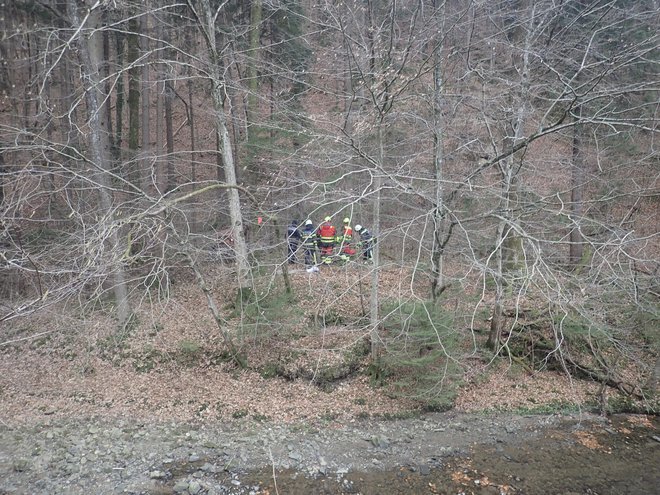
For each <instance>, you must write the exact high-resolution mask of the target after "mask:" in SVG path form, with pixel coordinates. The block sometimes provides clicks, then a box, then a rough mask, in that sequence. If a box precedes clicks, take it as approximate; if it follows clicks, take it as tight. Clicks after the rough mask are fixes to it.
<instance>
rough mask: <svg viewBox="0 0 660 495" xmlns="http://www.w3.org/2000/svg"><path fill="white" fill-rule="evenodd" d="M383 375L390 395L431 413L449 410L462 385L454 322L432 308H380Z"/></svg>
mask: <svg viewBox="0 0 660 495" xmlns="http://www.w3.org/2000/svg"><path fill="white" fill-rule="evenodd" d="M383 309H384V312H383V314H385V315H386V316H385V319H384V332H383V334H384V341H385V353H384V354H383V356H382V358H381V360H380V366H381V367H382V374H383V375H384V376H385V377H388V378H391V380H392V381H391V384H392V385H393V387H394V390H395V394H397V395H399V394H400V395H403V396H407V397H412V398H414V399H416V400H418V401H419V402H420V403H421V404H423V405H424V406H425V407H426V408H427V409H430V410H445V409H449V408H451V407H452V405H453V402H454V399H455V397H456V394H457V388H458V386H459V385H460V383H461V379H462V370H461V367H460V365H459V363H458V360H457V355H458V352H459V346H460V338H459V335H458V333H457V332H456V330H455V329H454V325H453V317H452V315H451V314H449V313H448V312H446V311H445V310H444V309H443V308H441V307H439V306H437V305H434V304H433V303H432V302H421V301H420V302H410V303H389V304H387V305H385V307H384V308H383Z"/></svg>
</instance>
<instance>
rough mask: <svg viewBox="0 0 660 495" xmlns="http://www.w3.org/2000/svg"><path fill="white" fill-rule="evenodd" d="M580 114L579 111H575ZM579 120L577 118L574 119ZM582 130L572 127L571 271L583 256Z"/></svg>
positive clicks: (578, 126)
mask: <svg viewBox="0 0 660 495" xmlns="http://www.w3.org/2000/svg"><path fill="white" fill-rule="evenodd" d="M577 112H578V113H580V111H579V109H578V111H577ZM576 118H579V117H576ZM582 141H583V140H582V128H581V126H580V125H578V124H576V125H575V126H574V127H573V167H572V168H571V220H572V222H573V226H572V229H571V234H570V239H569V240H570V247H569V260H570V264H571V266H572V267H573V269H574V270H575V269H578V268H579V266H580V263H581V262H582V257H583V256H584V238H583V237H582V232H581V230H580V224H581V223H582V215H583V213H584V211H583V210H584V202H583V200H584V198H583V191H584V180H585V170H584V166H585V165H584V150H583V149H582V147H583V146H584V143H583V142H582Z"/></svg>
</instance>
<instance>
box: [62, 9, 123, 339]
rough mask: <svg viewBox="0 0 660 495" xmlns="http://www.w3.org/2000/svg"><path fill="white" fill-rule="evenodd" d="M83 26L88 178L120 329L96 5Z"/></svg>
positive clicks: (119, 276) (119, 278)
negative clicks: (96, 202) (95, 192)
mask: <svg viewBox="0 0 660 495" xmlns="http://www.w3.org/2000/svg"><path fill="white" fill-rule="evenodd" d="M68 9H69V13H70V16H71V19H72V21H73V25H74V26H81V20H80V16H79V14H78V11H77V8H76V7H75V6H74V5H72V4H71V3H69V4H68ZM85 21H86V22H85V26H87V27H89V28H91V29H92V30H93V31H92V33H93V34H91V35H90V36H89V37H87V36H84V35H81V36H80V37H79V38H78V44H79V46H80V49H79V51H78V56H79V57H80V65H81V70H82V73H83V77H82V79H81V80H82V83H83V84H84V86H85V100H86V104H87V112H88V115H89V120H88V126H89V151H90V158H91V162H92V163H93V165H94V166H95V167H96V169H95V172H93V176H92V178H91V179H92V181H93V182H94V183H96V184H98V185H99V188H98V194H99V200H100V206H101V211H102V212H103V214H104V216H103V217H102V220H101V221H102V222H103V223H105V225H103V227H102V228H103V229H104V230H106V231H107V235H106V236H105V238H106V239H107V240H106V241H105V242H106V247H107V249H108V251H109V252H110V253H111V255H112V257H111V260H112V261H111V265H110V266H109V267H108V271H109V272H111V273H112V274H113V291H114V296H115V303H116V305H117V320H118V322H119V326H120V328H121V329H124V328H125V327H126V325H127V324H128V323H129V321H130V318H131V309H130V306H129V302H128V290H127V286H126V279H125V274H124V267H123V265H122V262H121V260H120V258H121V254H122V252H123V251H122V249H121V246H120V239H119V232H118V227H117V225H116V224H115V222H114V213H113V211H114V208H113V197H112V182H111V175H110V173H111V168H112V167H111V163H112V161H111V153H110V143H109V139H108V129H107V128H106V122H107V116H106V114H107V112H108V106H107V104H105V100H104V95H103V94H102V93H101V88H102V84H101V80H100V75H101V73H102V72H101V67H102V64H103V60H102V58H101V56H102V53H103V39H102V35H101V31H100V28H101V19H100V13H99V11H98V8H97V9H91V10H89V11H88V13H87V17H86V19H85Z"/></svg>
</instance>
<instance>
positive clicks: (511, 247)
mask: <svg viewBox="0 0 660 495" xmlns="http://www.w3.org/2000/svg"><path fill="white" fill-rule="evenodd" d="M525 1H527V0H523V3H524V2H525ZM532 11H533V7H532ZM528 14H529V15H528V21H527V22H528V24H527V25H523V24H519V25H517V26H516V27H515V28H514V35H513V37H514V45H513V46H514V48H515V47H517V44H516V43H518V42H519V41H520V38H522V36H523V35H525V40H524V48H523V54H522V60H520V63H519V64H514V66H519V67H520V68H519V71H520V72H519V74H520V81H519V89H518V91H517V92H516V94H515V97H516V100H514V102H513V103H514V104H515V105H516V107H515V108H516V112H515V115H514V118H513V122H512V124H511V128H512V131H513V132H512V133H511V134H509V135H508V136H506V137H505V140H504V141H505V146H506V147H507V148H508V149H509V150H513V149H514V148H515V146H516V145H517V144H518V142H519V141H520V139H521V138H522V136H523V133H524V127H525V120H526V117H527V101H528V97H529V84H530V82H529V52H530V43H531V41H530V37H531V35H532V29H533V19H534V15H533V12H529V13H528ZM523 26H525V27H526V30H525V29H524V27H523ZM518 160H522V155H521V153H520V152H518V153H517V154H511V155H509V156H508V157H507V158H506V159H504V160H503V162H501V163H500V172H501V179H502V194H501V197H502V204H501V211H502V213H501V215H502V216H501V219H500V223H499V226H498V231H497V233H498V234H497V239H496V246H497V247H496V249H497V253H496V260H497V261H496V262H497V268H496V271H495V274H494V277H495V284H496V287H497V289H496V293H495V301H494V304H493V312H492V315H491V327H490V334H489V335H488V345H489V346H490V347H491V348H492V349H493V350H495V352H498V350H499V346H500V341H501V337H502V332H503V330H504V329H503V325H504V322H505V318H504V315H503V310H504V298H505V290H504V288H505V286H506V285H507V284H508V281H507V279H506V275H507V273H510V272H514V271H517V270H519V269H520V264H521V262H522V261H523V247H524V246H523V239H522V237H521V236H520V234H519V232H518V231H517V219H516V217H515V215H516V210H517V208H518V204H519V197H518V170H519V169H520V166H519V165H518Z"/></svg>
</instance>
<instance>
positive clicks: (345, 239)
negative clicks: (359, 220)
mask: <svg viewBox="0 0 660 495" xmlns="http://www.w3.org/2000/svg"><path fill="white" fill-rule="evenodd" d="M343 230H344V231H343V234H342V235H341V236H339V237H338V239H339V242H340V245H341V253H340V254H339V256H340V257H341V259H342V260H343V261H349V260H350V259H351V257H352V256H354V255H355V254H356V251H355V248H354V247H353V227H351V219H350V218H348V217H346V218H344V229H343Z"/></svg>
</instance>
